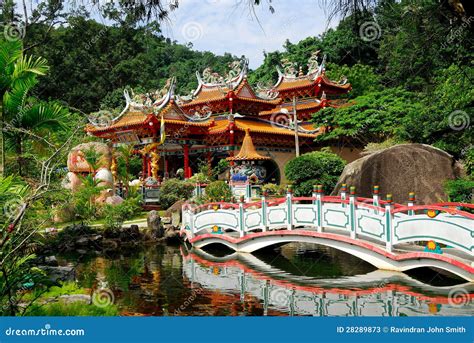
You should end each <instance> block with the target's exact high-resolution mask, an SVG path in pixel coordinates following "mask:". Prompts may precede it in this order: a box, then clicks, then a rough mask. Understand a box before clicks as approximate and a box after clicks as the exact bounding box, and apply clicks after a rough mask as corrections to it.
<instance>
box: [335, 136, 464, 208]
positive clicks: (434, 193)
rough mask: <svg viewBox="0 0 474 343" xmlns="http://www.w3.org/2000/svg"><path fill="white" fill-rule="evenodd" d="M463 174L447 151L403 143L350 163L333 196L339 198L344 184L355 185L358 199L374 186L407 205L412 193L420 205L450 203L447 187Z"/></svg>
mask: <svg viewBox="0 0 474 343" xmlns="http://www.w3.org/2000/svg"><path fill="white" fill-rule="evenodd" d="M461 175H462V167H461V165H460V164H459V163H457V162H456V161H455V160H454V158H453V157H452V156H451V155H449V154H448V153H446V152H445V151H443V150H440V149H437V148H434V147H432V146H430V145H424V144H400V145H396V146H393V147H391V148H388V149H384V150H381V151H377V152H374V153H372V154H370V155H368V156H364V157H362V158H360V159H358V160H355V161H354V162H352V163H349V164H348V165H347V166H346V167H345V168H344V171H343V172H342V175H341V177H340V178H339V181H338V183H337V185H336V187H335V189H334V191H333V193H332V195H337V194H339V192H340V189H341V185H342V184H343V183H345V184H347V185H348V186H355V187H356V193H357V195H358V196H362V197H370V196H371V195H372V187H373V186H374V185H379V186H380V192H381V194H383V195H385V194H387V193H391V194H392V195H393V200H394V201H395V202H399V203H406V202H407V199H408V193H409V192H415V193H416V197H417V202H418V203H422V204H429V203H435V202H441V201H446V200H447V196H446V193H445V192H444V189H443V184H444V182H445V181H446V180H448V179H455V178H457V177H460V176H461Z"/></svg>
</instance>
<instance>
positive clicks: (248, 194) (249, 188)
mask: <svg viewBox="0 0 474 343" xmlns="http://www.w3.org/2000/svg"><path fill="white" fill-rule="evenodd" d="M250 201H252V186H251V185H250V182H248V181H247V182H246V183H245V202H250Z"/></svg>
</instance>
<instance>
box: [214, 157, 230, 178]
mask: <svg viewBox="0 0 474 343" xmlns="http://www.w3.org/2000/svg"><path fill="white" fill-rule="evenodd" d="M229 168H230V163H229V161H227V160H226V159H225V158H223V159H220V160H219V162H217V165H216V166H215V167H214V169H213V171H212V174H213V175H214V177H215V178H217V177H218V176H219V175H220V174H222V173H223V172H225V171H226V170H227V169H229Z"/></svg>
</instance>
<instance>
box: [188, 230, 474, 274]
mask: <svg viewBox="0 0 474 343" xmlns="http://www.w3.org/2000/svg"><path fill="white" fill-rule="evenodd" d="M204 236H207V235H203V236H199V237H196V238H195V239H192V240H191V241H190V242H191V243H192V244H193V246H194V247H196V248H199V249H200V248H203V247H205V246H207V245H209V244H222V245H224V246H226V247H228V248H230V249H232V250H234V251H236V252H239V253H252V252H254V251H257V250H260V249H263V248H265V247H268V246H272V245H277V244H285V243H295V242H299V243H312V244H318V245H323V246H327V247H330V248H334V249H337V250H340V251H344V252H346V253H348V254H351V255H353V256H355V257H358V258H360V259H362V260H364V261H366V262H368V263H370V264H371V265H373V266H374V267H376V268H378V269H383V270H393V271H400V272H403V271H407V270H410V269H415V268H421V267H433V268H439V269H442V270H445V271H447V272H450V273H453V274H455V275H458V276H459V277H461V278H463V279H465V280H467V281H469V282H473V281H474V277H473V273H474V268H473V267H471V266H470V265H467V264H464V263H462V262H459V261H456V260H454V259H452V258H451V257H447V256H444V255H437V254H432V253H425V252H408V253H404V254H393V253H390V252H387V251H385V250H384V249H382V248H381V247H380V246H378V245H376V244H372V243H368V242H366V241H364V242H363V241H359V240H355V239H351V238H349V237H345V236H340V235H335V234H329V233H319V232H312V231H302V230H298V231H291V230H285V231H273V232H266V233H256V234H251V235H248V236H245V237H243V238H240V239H235V238H231V237H228V236H223V235H209V236H208V237H204Z"/></svg>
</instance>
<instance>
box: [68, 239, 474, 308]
mask: <svg viewBox="0 0 474 343" xmlns="http://www.w3.org/2000/svg"><path fill="white" fill-rule="evenodd" d="M226 254H227V255H226ZM59 260H60V262H61V263H62V264H65V263H73V264H75V265H76V266H77V268H76V280H77V283H78V284H79V286H81V287H85V288H97V287H107V288H108V289H110V290H111V291H112V294H113V298H114V302H115V304H116V305H117V306H118V307H119V309H120V312H121V314H123V315H151V316H168V315H170V316H172V315H182V316H189V315H193V316H203V315H204V316H237V315H245V316H264V315H269V316H288V315H294V316H297V315H310V316H418V315H423V316H425V315H441V316H453V315H454V316H458V315H472V313H474V304H473V303H472V301H468V299H469V298H472V293H473V284H472V283H471V284H462V283H463V281H462V280H454V279H451V278H449V277H447V276H446V275H443V274H441V273H437V272H435V271H432V270H429V269H423V270H418V271H415V272H413V273H411V274H410V275H407V274H404V273H397V272H389V271H382V270H376V269H375V268H373V267H372V266H371V265H369V264H367V263H365V262H364V261H362V260H359V259H357V258H355V257H353V256H350V255H348V254H346V253H343V252H340V251H338V250H334V249H331V248H326V247H320V246H316V245H305V244H288V245H285V246H282V247H279V248H273V249H266V250H264V251H259V252H258V253H255V254H235V253H232V252H227V251H223V250H219V249H217V248H215V249H213V250H212V251H207V252H204V251H202V250H192V249H190V248H189V247H188V246H186V245H175V246H170V245H156V246H153V247H147V248H140V249H137V250H136V251H133V252H129V253H126V252H124V253H121V254H116V255H107V256H105V255H100V256H96V255H95V256H92V255H91V256H88V255H82V256H81V257H80V258H79V259H78V258H77V256H60V258H59ZM454 291H456V292H458V293H459V292H461V293H462V294H463V296H465V297H464V298H463V300H465V301H460V302H459V301H458V302H453V301H452V300H451V299H450V298H449V295H450V292H451V294H453V293H452V292H454ZM469 292H470V293H471V295H469V294H468V293H469Z"/></svg>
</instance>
